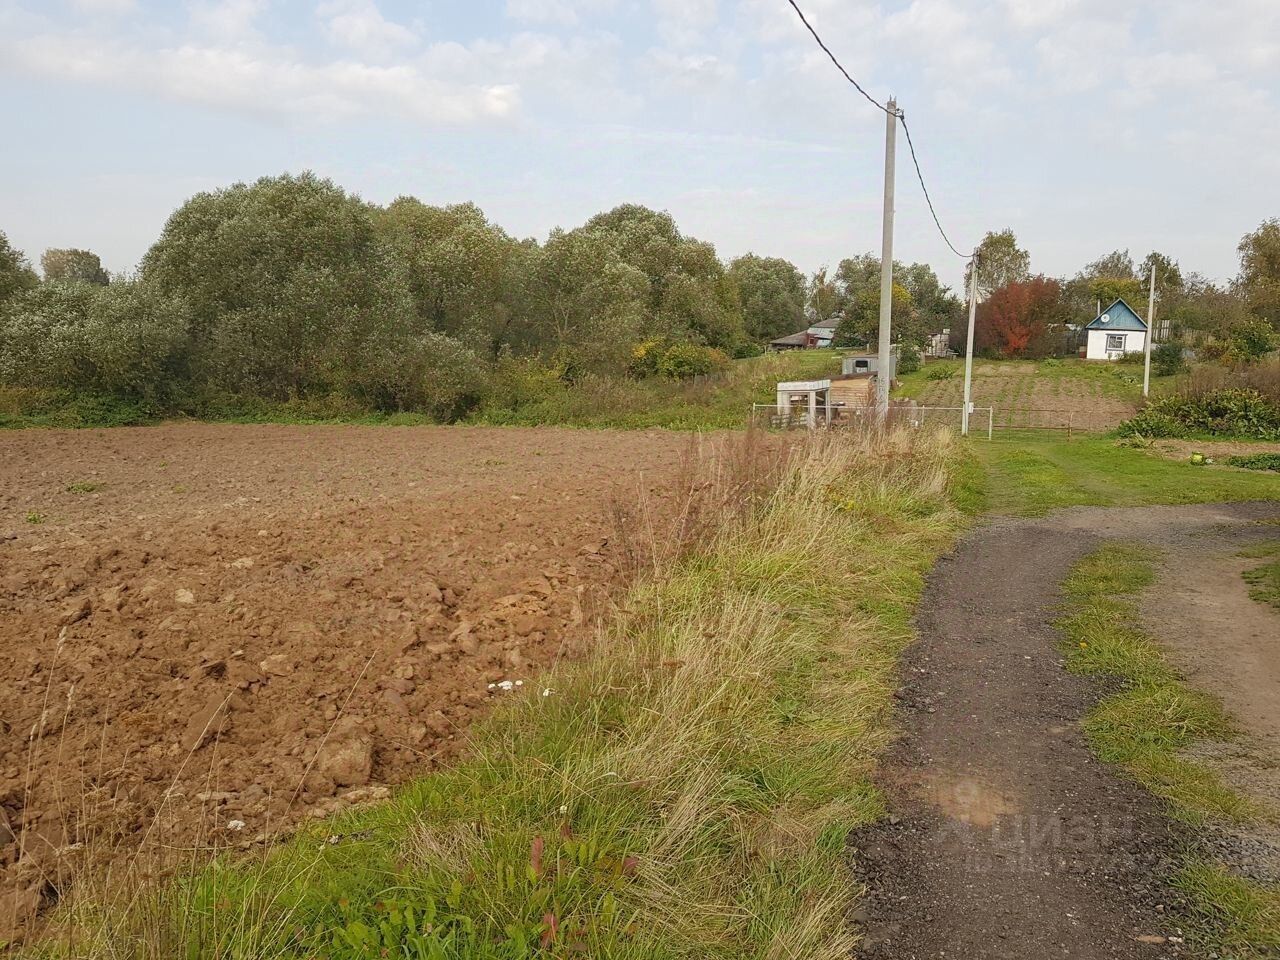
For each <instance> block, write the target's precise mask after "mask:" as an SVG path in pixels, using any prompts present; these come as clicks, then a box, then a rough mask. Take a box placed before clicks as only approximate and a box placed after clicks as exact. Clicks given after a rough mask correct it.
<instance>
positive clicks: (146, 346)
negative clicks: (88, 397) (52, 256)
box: [0, 281, 190, 401]
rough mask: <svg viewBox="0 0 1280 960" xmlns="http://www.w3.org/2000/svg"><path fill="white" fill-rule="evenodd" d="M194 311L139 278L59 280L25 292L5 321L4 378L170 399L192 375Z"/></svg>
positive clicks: (1, 343) (0, 344)
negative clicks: (190, 348)
mask: <svg viewBox="0 0 1280 960" xmlns="http://www.w3.org/2000/svg"><path fill="white" fill-rule="evenodd" d="M189 320H190V316H189V313H188V310H187V307H186V304H185V303H183V302H182V301H181V300H180V299H177V298H174V297H170V296H168V295H166V294H164V293H162V292H160V291H159V290H158V289H156V288H154V287H151V286H148V285H146V284H142V283H137V282H133V281H126V282H122V283H116V284H112V285H111V286H109V287H101V286H96V285H94V284H89V283H82V282H76V281H54V282H51V283H44V284H41V285H39V286H38V287H34V288H32V289H31V290H29V291H27V292H25V293H23V294H21V295H19V296H18V297H17V298H16V299H15V301H14V302H13V303H12V304H11V309H9V310H8V311H7V312H6V317H5V319H4V321H3V323H0V380H3V381H5V382H7V383H13V384H18V385H23V386H32V387H49V388H54V389H69V390H73V391H77V392H84V393H92V394H110V395H114V396H121V397H129V398H133V399H142V400H155V401H165V400H167V399H170V398H171V397H172V396H173V394H174V392H175V390H177V389H179V387H180V385H181V384H182V383H183V382H184V381H185V379H186V366H187V361H188V356H189V354H188V334H187V330H188V324H189Z"/></svg>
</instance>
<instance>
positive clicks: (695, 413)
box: [469, 350, 844, 430]
mask: <svg viewBox="0 0 1280 960" xmlns="http://www.w3.org/2000/svg"><path fill="white" fill-rule="evenodd" d="M843 353H844V351H839V350H790V351H785V352H782V353H770V354H764V355H763V356H759V357H751V358H748V359H744V360H735V361H733V362H732V364H731V365H730V367H729V369H728V370H726V371H724V372H722V373H718V374H713V375H710V376H707V377H705V378H699V379H697V380H693V381H676V380H663V379H661V378H650V379H646V380H629V379H626V378H622V377H588V378H584V379H583V380H582V381H580V382H579V383H576V384H572V385H570V384H566V383H563V382H560V381H557V380H550V381H548V380H546V379H545V378H538V379H534V380H529V381H526V382H523V383H522V384H521V383H517V384H511V387H512V389H499V390H498V391H497V393H496V395H495V396H494V397H492V398H490V399H489V400H487V401H486V402H485V403H484V404H483V405H482V406H481V408H480V409H479V410H478V411H477V412H476V413H475V414H473V415H472V416H471V417H470V418H469V419H470V421H471V422H473V423H482V424H490V425H495V426H566V427H595V428H613V429H623V430H635V429H647V428H651V427H661V428H665V429H669V430H722V429H724V430H732V429H739V428H741V427H743V426H745V425H746V424H747V422H748V419H749V417H750V416H751V410H752V404H757V403H761V404H770V405H771V404H773V403H774V402H775V399H776V397H777V384H778V383H779V382H780V381H784V380H812V379H817V378H827V377H832V376H836V375H838V374H839V373H840V358H841V356H842V355H843Z"/></svg>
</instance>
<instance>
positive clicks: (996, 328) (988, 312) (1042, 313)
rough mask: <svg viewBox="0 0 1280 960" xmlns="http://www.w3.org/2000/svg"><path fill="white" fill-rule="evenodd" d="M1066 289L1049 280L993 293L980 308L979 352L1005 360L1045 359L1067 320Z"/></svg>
mask: <svg viewBox="0 0 1280 960" xmlns="http://www.w3.org/2000/svg"><path fill="white" fill-rule="evenodd" d="M1064 319H1065V317H1064V312H1063V304H1062V286H1061V285H1060V284H1059V283H1058V281H1057V280H1051V279H1049V278H1048V277H1043V276H1041V277H1032V278H1031V279H1030V280H1020V281H1014V282H1013V283H1007V284H1005V285H1004V286H1003V287H1000V288H999V289H997V290H995V291H993V292H992V294H991V296H989V297H988V298H987V299H986V301H985V302H984V303H982V304H981V305H980V306H979V307H978V322H977V326H976V327H975V328H974V331H973V333H974V341H975V343H974V346H975V348H976V349H977V350H979V351H981V352H983V353H987V354H991V353H998V354H999V355H1000V356H1002V357H1028V356H1044V355H1045V354H1047V353H1049V352H1052V351H1051V350H1050V349H1049V344H1050V343H1051V342H1052V341H1053V338H1052V337H1051V336H1050V334H1051V333H1052V332H1053V330H1054V328H1056V327H1058V326H1059V325H1060V324H1061V323H1062V322H1063V320H1064Z"/></svg>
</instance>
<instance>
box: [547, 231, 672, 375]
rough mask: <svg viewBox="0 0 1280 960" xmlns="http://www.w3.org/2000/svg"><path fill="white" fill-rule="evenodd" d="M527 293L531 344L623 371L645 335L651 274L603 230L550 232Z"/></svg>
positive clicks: (592, 366) (598, 367)
mask: <svg viewBox="0 0 1280 960" xmlns="http://www.w3.org/2000/svg"><path fill="white" fill-rule="evenodd" d="M527 295H528V307H529V309H530V312H531V322H532V324H533V330H532V339H533V342H535V343H536V344H538V345H539V347H540V350H541V351H542V352H544V353H546V354H548V355H551V354H559V355H562V356H565V355H568V356H573V357H575V358H577V362H578V363H579V364H580V365H582V366H584V367H586V368H588V369H593V370H600V371H607V370H619V369H622V368H623V367H624V366H625V365H626V363H627V361H628V359H629V356H630V351H631V347H632V345H633V344H635V343H637V342H639V341H640V340H642V339H643V338H644V337H645V335H646V328H647V325H648V313H647V310H648V303H649V300H648V295H649V278H648V277H647V276H646V275H645V274H644V273H643V272H642V271H641V270H640V269H639V268H637V267H635V266H632V265H630V264H628V263H625V262H624V261H623V260H622V258H621V257H620V256H619V254H618V251H617V249H616V247H615V245H614V244H613V242H612V241H611V239H610V238H609V237H608V236H606V235H604V234H602V233H597V232H594V231H586V230H581V229H579V230H571V231H568V232H566V231H563V230H554V231H552V233H551V236H550V237H549V238H548V239H547V242H546V243H545V244H543V246H542V247H541V248H540V249H539V250H538V251H537V252H536V254H534V256H533V263H532V266H531V271H530V279H529V282H528V287H527Z"/></svg>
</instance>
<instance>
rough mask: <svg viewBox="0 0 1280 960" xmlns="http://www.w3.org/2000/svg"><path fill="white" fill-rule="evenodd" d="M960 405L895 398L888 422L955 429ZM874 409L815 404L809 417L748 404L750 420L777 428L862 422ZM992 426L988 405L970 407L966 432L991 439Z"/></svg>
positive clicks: (767, 405)
mask: <svg viewBox="0 0 1280 960" xmlns="http://www.w3.org/2000/svg"><path fill="white" fill-rule="evenodd" d="M963 412H964V408H963V407H931V406H921V405H920V404H918V403H915V402H914V401H907V402H905V403H904V402H902V401H896V402H894V403H891V404H890V405H889V413H888V417H887V419H888V422H889V423H891V424H898V423H905V424H908V425H909V426H912V427H923V426H926V425H928V426H935V425H943V426H948V427H951V428H952V429H954V430H956V431H959V430H960V426H961V421H962V419H963V417H962V414H963ZM877 416H878V411H877V409H876V407H875V406H874V405H866V406H851V405H845V404H832V405H825V404H819V405H818V406H817V407H816V408H815V410H814V414H813V417H812V419H810V415H809V408H808V407H797V408H795V409H793V410H792V411H791V412H790V413H779V412H778V408H777V407H776V406H775V405H774V404H771V403H756V404H752V408H751V420H752V423H755V424H758V425H760V426H766V427H773V428H775V429H779V430H789V429H798V428H810V429H811V428H814V427H826V426H832V427H838V426H845V425H848V424H851V423H865V422H868V421H870V420H874V419H875V418H876V417H877ZM994 429H995V415H994V411H993V410H992V408H991V407H974V408H973V409H972V410H971V411H970V413H969V432H970V434H973V435H978V436H981V435H982V434H983V433H985V434H986V437H987V439H988V440H990V439H991V436H992V432H993V430H994Z"/></svg>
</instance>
